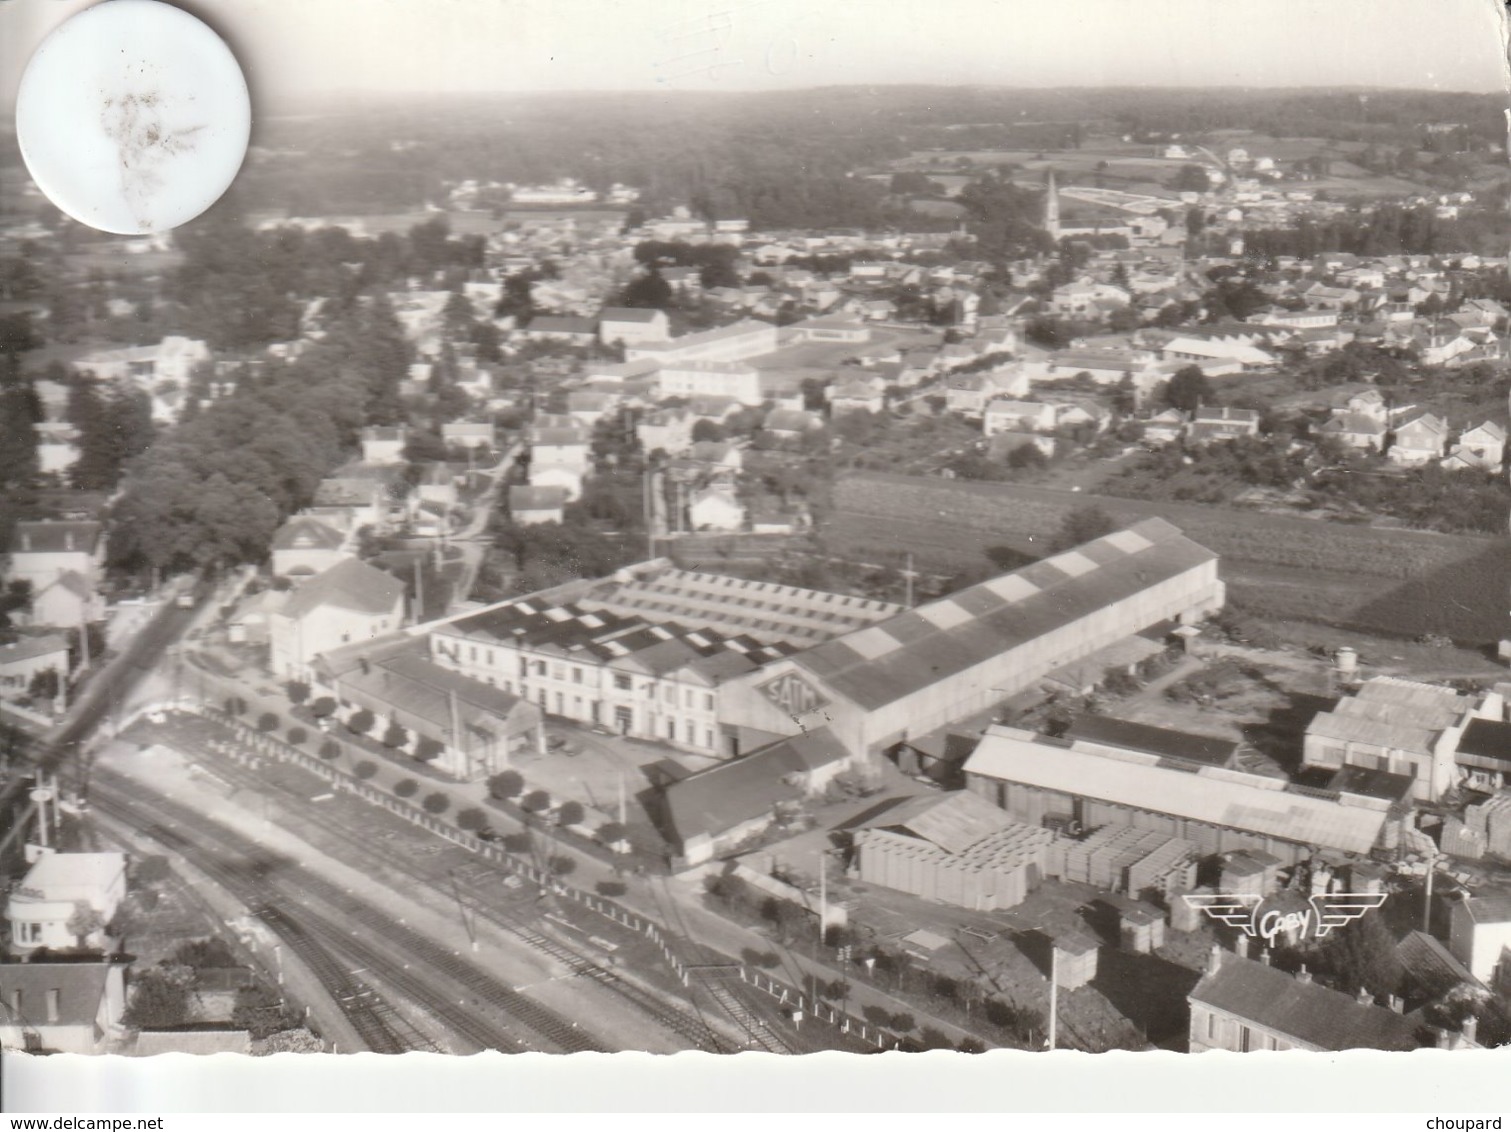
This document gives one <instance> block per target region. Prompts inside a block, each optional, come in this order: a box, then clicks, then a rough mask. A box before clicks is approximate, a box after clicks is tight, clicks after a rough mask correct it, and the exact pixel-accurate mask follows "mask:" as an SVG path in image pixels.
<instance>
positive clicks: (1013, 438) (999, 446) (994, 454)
mask: <svg viewBox="0 0 1511 1132" xmlns="http://www.w3.org/2000/svg"><path fill="white" fill-rule="evenodd" d="M1024 447H1032V448H1037V449H1038V450H1039V452H1040V453H1041V454H1042V455H1043V456H1044V457H1045V459H1049V458H1050V457H1052V456H1054V454H1055V452H1056V451H1057V450H1058V447H1059V446H1058V444H1057V443H1056V442H1055V438H1054V437H1053V436H1046V435H1045V434H1044V433H1042V432H1017V431H1014V430H1011V429H1007V430H1004V431H1002V432H998V433H993V434H992V436H991V438H990V439H989V440H988V441H987V442H986V455H987V459H989V460H995V461H999V462H1000V461H1002V460H1006V459H1007V458H1008V457H1009V456H1011V455H1012V454H1013V453H1014V452H1016V451H1017V450H1018V449H1019V448H1024Z"/></svg>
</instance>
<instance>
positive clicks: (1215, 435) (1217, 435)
mask: <svg viewBox="0 0 1511 1132" xmlns="http://www.w3.org/2000/svg"><path fill="white" fill-rule="evenodd" d="M1258 435H1259V412H1258V410H1256V409H1234V408H1229V407H1228V406H1226V405H1213V406H1209V407H1207V408H1201V409H1197V410H1196V412H1195V414H1193V416H1192V417H1191V427H1190V429H1189V430H1187V433H1186V440H1187V441H1188V442H1189V443H1191V444H1208V443H1211V442H1212V441H1215V440H1235V439H1238V438H1240V437H1245V436H1258Z"/></svg>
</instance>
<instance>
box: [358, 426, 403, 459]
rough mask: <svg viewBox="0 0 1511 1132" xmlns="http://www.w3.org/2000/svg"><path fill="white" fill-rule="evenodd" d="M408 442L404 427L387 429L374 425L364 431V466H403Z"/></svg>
mask: <svg viewBox="0 0 1511 1132" xmlns="http://www.w3.org/2000/svg"><path fill="white" fill-rule="evenodd" d="M407 442H408V435H407V430H406V429H405V428H404V426H403V425H396V426H394V427H386V426H380V425H373V426H371V427H369V428H364V429H363V430H362V462H363V463H364V464H402V463H404V445H405V444H406V443H407Z"/></svg>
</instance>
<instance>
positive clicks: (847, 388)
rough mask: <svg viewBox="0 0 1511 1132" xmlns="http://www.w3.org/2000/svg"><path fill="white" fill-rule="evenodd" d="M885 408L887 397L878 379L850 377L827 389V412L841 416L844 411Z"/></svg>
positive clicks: (882, 410)
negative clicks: (864, 379)
mask: <svg viewBox="0 0 1511 1132" xmlns="http://www.w3.org/2000/svg"><path fill="white" fill-rule="evenodd" d="M886 408H887V397H886V394H885V392H883V389H882V386H881V382H880V381H863V380H860V379H854V378H852V379H850V380H848V381H841V382H839V383H838V384H836V385H835V386H834V387H833V388H831V389H830V390H829V413H830V415H831V416H834V417H842V416H844V415H845V414H846V413H881V412H885V411H886Z"/></svg>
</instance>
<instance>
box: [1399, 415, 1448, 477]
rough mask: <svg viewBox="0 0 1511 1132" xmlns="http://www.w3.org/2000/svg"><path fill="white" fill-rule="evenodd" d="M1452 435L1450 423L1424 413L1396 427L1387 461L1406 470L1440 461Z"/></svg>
mask: <svg viewBox="0 0 1511 1132" xmlns="http://www.w3.org/2000/svg"><path fill="white" fill-rule="evenodd" d="M1448 435H1449V429H1448V422H1447V421H1445V420H1443V419H1442V418H1441V417H1439V416H1437V415H1436V414H1434V413H1423V414H1422V415H1421V416H1418V417H1413V418H1412V419H1411V420H1408V421H1406V422H1405V423H1404V424H1400V425H1397V426H1396V430H1395V435H1394V437H1393V438H1392V439H1391V442H1390V449H1389V451H1387V452H1386V454H1385V456H1386V459H1388V460H1389V461H1390V462H1391V463H1392V464H1402V465H1404V466H1406V467H1417V466H1419V465H1421V464H1429V463H1431V462H1433V461H1434V460H1440V459H1442V457H1443V453H1444V451H1445V450H1446V449H1447V447H1448Z"/></svg>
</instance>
